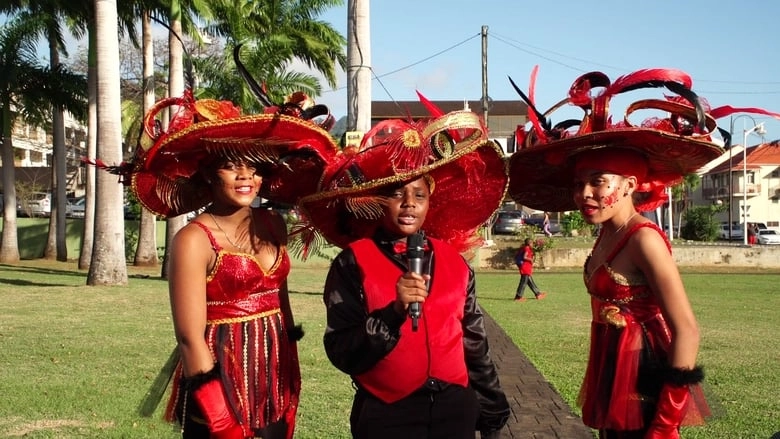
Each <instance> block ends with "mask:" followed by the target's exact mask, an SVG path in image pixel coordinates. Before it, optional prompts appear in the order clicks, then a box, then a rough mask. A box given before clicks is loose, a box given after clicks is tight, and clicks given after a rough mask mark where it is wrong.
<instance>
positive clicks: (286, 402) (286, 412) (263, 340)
mask: <svg viewBox="0 0 780 439" xmlns="http://www.w3.org/2000/svg"><path fill="white" fill-rule="evenodd" d="M193 223H195V224H197V225H198V226H200V227H201V228H202V229H203V230H204V231H205V232H206V234H207V235H208V237H209V240H210V241H211V245H212V247H213V249H214V251H215V252H216V253H217V261H216V263H215V264H214V268H213V269H212V271H211V273H209V275H208V277H207V279H206V318H207V324H206V334H205V336H206V343H207V344H208V346H209V349H210V350H211V354H212V356H213V358H214V360H215V361H217V362H219V364H220V369H221V374H222V383H223V385H224V386H225V390H226V393H227V395H228V400H229V403H230V405H231V406H232V408H233V411H234V413H235V414H236V417H237V419H239V420H240V422H241V423H242V424H243V425H249V426H250V428H252V429H259V428H263V427H265V426H266V425H268V424H270V423H273V422H277V421H279V420H285V421H286V422H287V424H288V426H289V428H288V437H291V436H292V432H293V427H294V425H295V414H296V412H297V409H298V395H299V393H300V386H301V376H300V368H299V364H298V351H297V347H296V345H295V343H293V342H290V341H288V337H287V328H285V326H284V319H283V317H282V312H281V309H280V300H279V288H280V287H281V286H282V284H283V283H284V281H285V280H286V279H287V275H288V274H289V272H290V257H289V255H288V254H287V251H286V249H285V247H280V250H279V254H278V255H277V258H276V262H275V263H274V265H273V267H271V269H270V270H269V271H268V272H265V271H264V270H263V268H262V267H261V266H260V264H259V263H258V261H257V260H256V259H255V257H254V256H252V255H250V254H246V253H235V252H229V251H225V250H224V249H223V248H222V247H220V246H219V245H218V244H217V242H216V240H215V239H214V236H213V235H212V234H211V232H210V231H209V229H208V227H206V226H205V225H204V224H202V223H200V222H197V221H193ZM181 376H182V368H181V362H180V363H179V364H178V365H177V367H176V372H175V374H174V379H173V391H172V393H171V399H170V401H169V403H168V409H167V410H166V419H168V420H170V421H173V420H179V419H182V417H181V415H182V411H183V410H186V405H185V404H184V403H183V402H184V400H185V399H186V396H187V395H185V394H184V393H185V392H184V391H183V389H182V388H181V387H180V378H181ZM190 403H192V401H188V402H187V404H190ZM184 415H185V416H186V413H184Z"/></svg>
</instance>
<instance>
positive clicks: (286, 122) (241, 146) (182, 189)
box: [93, 46, 338, 217]
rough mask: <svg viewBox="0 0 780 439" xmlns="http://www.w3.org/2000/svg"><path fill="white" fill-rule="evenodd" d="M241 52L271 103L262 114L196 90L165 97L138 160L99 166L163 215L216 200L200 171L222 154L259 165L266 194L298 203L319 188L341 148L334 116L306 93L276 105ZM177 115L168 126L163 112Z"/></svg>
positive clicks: (146, 125)
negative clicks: (198, 95) (333, 134)
mask: <svg viewBox="0 0 780 439" xmlns="http://www.w3.org/2000/svg"><path fill="white" fill-rule="evenodd" d="M239 48H240V46H238V47H236V49H235V51H234V55H235V60H236V64H237V65H238V68H239V72H240V73H241V74H242V75H243V76H244V79H246V80H247V82H248V83H249V86H250V88H252V91H253V92H255V94H256V95H257V96H258V98H259V99H260V101H261V102H262V103H263V104H264V105H265V107H266V108H265V111H264V112H263V113H262V114H256V115H241V110H240V109H239V108H237V107H236V106H234V105H233V104H232V103H231V102H228V101H217V100H213V99H201V100H196V99H195V98H194V97H193V94H192V91H191V90H190V89H188V90H186V91H185V92H184V95H183V96H181V97H178V98H168V99H163V100H161V101H159V102H158V103H156V104H155V105H154V106H153V107H152V108H151V109H150V111H149V112H147V114H146V115H145V116H144V120H143V127H142V133H141V136H140V139H139V141H138V146H137V148H136V151H135V154H134V156H133V158H132V160H130V161H128V162H126V163H122V164H121V165H119V166H108V165H106V164H104V163H101V162H96V163H93V164H96V165H98V166H99V167H101V168H103V169H105V170H108V171H109V172H113V173H116V174H119V175H120V178H121V180H122V182H123V183H125V184H127V185H129V186H130V187H131V190H132V191H133V193H134V195H135V196H136V197H137V198H138V200H139V201H140V203H141V204H142V205H143V206H144V207H145V208H147V209H149V210H150V211H151V212H153V213H155V214H156V215H160V216H162V217H173V216H177V215H181V214H184V213H187V212H191V211H194V210H198V209H200V208H202V207H205V206H207V205H208V204H210V203H211V201H212V199H211V197H212V192H211V188H210V187H209V184H208V183H207V182H206V180H205V178H204V175H202V173H201V172H200V171H201V170H203V169H204V167H208V166H210V165H211V164H213V163H214V162H215V161H216V160H218V159H226V160H236V161H245V162H249V163H252V164H254V165H255V166H257V168H258V169H259V172H260V173H261V174H262V176H263V179H262V183H261V188H260V192H259V196H260V197H263V198H266V199H268V200H271V201H273V202H276V203H280V204H294V203H295V202H296V201H297V200H298V199H299V198H300V197H302V196H304V195H308V194H311V193H312V192H314V191H315V190H316V189H317V185H318V183H319V180H320V176H321V174H322V172H323V170H324V169H325V166H326V164H327V163H329V162H330V161H332V160H333V158H334V157H335V155H336V153H337V152H338V147H337V146H336V144H335V142H334V140H333V138H332V137H331V135H330V134H329V133H328V132H327V131H326V130H327V129H329V128H330V127H331V126H332V125H333V117H332V116H331V115H330V113H329V112H328V109H327V107H325V106H323V105H314V103H313V101H312V100H311V99H310V98H308V97H307V96H306V95H305V94H303V93H294V94H292V95H291V96H289V97H288V98H287V100H286V102H285V103H284V104H281V105H273V104H272V103H271V102H270V99H269V98H268V96H267V95H266V94H265V91H264V89H263V88H262V87H260V86H259V85H258V84H257V83H255V82H254V80H253V79H252V78H251V76H249V74H248V73H247V72H246V70H245V69H244V67H243V65H242V64H241V62H240V60H239V59H238V49H239ZM164 108H170V109H171V110H172V111H173V112H174V113H173V114H174V115H173V117H172V119H171V122H170V124H169V127H168V129H167V130H166V131H162V130H161V129H160V127H161V126H162V124H161V123H160V121H159V120H157V116H158V114H159V113H160V111H161V110H163V109H164Z"/></svg>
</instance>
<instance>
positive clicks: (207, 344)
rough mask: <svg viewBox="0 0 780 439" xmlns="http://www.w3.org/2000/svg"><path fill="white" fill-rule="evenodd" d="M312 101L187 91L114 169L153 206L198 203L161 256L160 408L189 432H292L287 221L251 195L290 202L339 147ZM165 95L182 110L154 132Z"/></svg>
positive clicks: (165, 211) (173, 212)
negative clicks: (165, 293)
mask: <svg viewBox="0 0 780 439" xmlns="http://www.w3.org/2000/svg"><path fill="white" fill-rule="evenodd" d="M309 104H310V102H309V101H307V100H306V99H303V96H302V95H299V94H296V95H293V99H292V101H289V102H287V103H285V104H283V105H280V106H271V107H268V108H267V109H266V112H265V113H264V114H258V115H247V116H242V115H241V114H240V111H239V109H238V108H236V107H234V106H233V105H232V104H231V103H230V102H225V101H214V100H198V101H196V100H194V98H193V96H192V93H191V91H189V90H188V91H187V92H185V95H184V96H183V97H182V98H177V99H166V100H164V101H161V102H160V103H158V104H157V105H156V106H155V107H154V108H153V109H152V110H151V111H150V112H149V114H148V115H147V116H146V117H145V120H144V132H143V134H142V139H141V141H140V142H139V147H138V149H137V151H136V155H135V157H134V159H133V161H132V162H130V163H127V164H123V165H120V166H118V167H115V168H109V170H110V171H112V172H116V173H118V174H120V175H122V176H123V177H124V181H125V182H127V183H128V184H130V185H131V189H132V191H133V193H134V194H135V196H136V197H137V198H138V200H139V201H140V202H141V204H143V206H144V207H145V208H147V209H149V210H150V211H152V212H153V213H155V214H157V215H160V216H162V217H172V216H177V215H182V214H185V213H187V212H192V211H201V213H200V214H199V215H198V216H197V217H195V219H194V220H192V221H190V222H189V224H187V225H186V226H184V227H183V228H182V229H181V230H179V231H178V232H177V234H176V236H175V237H174V239H173V244H172V247H171V249H170V251H169V262H168V263H169V273H170V278H169V291H170V301H171V310H172V314H173V326H174V331H175V334H176V340H177V342H178V346H177V349H176V351H175V352H174V357H172V358H174V359H176V358H177V357H178V361H177V363H176V367H175V372H174V375H173V380H172V383H173V388H172V390H171V397H170V401H169V403H168V407H167V410H166V412H165V416H166V418H167V419H168V420H170V421H176V422H177V423H179V424H180V425H181V432H182V436H183V437H184V438H203V439H209V438H210V439H243V438H250V437H262V438H265V439H289V438H291V437H292V436H293V431H294V427H295V416H296V412H297V409H298V396H299V392H300V369H299V364H298V353H297V347H296V341H297V340H298V339H300V337H301V336H302V335H303V332H302V330H301V328H300V327H296V326H295V321H294V318H293V314H292V309H291V307H290V300H289V297H288V292H287V275H288V273H289V271H290V257H289V255H288V253H287V226H286V224H285V221H284V219H283V218H282V216H281V215H280V214H279V213H278V212H275V211H274V210H271V209H268V208H265V207H253V202H254V201H255V200H256V199H257V197H262V198H265V199H267V200H270V201H272V202H275V203H278V204H283V205H289V204H293V203H295V202H296V201H297V200H298V198H299V197H300V196H303V195H307V194H310V193H312V192H313V191H314V190H316V189H317V183H318V182H319V176H320V175H321V174H322V172H323V170H324V168H325V164H326V163H327V162H328V161H330V160H332V159H333V158H334V156H335V154H336V151H337V147H336V145H335V144H334V143H333V140H332V138H331V136H330V135H329V134H328V132H327V131H326V129H323V126H320V125H319V124H315V123H314V122H312V121H311V120H309V118H310V117H313V116H317V115H321V116H326V117H325V118H324V119H322V124H323V125H324V127H325V128H327V126H328V125H329V124H330V122H331V119H330V118H328V117H327V114H326V112H325V111H324V110H325V109H324V107H312V106H311V105H309ZM171 105H174V106H177V107H178V110H177V112H176V113H175V116H174V119H173V120H172V122H171V124H170V129H169V131H167V132H162V133H161V132H159V131H158V130H157V127H158V126H159V125H158V123H156V121H155V117H156V115H157V114H158V113H159V112H160V110H161V109H163V108H164V107H167V106H171ZM159 393H162V392H159ZM155 403H156V401H155Z"/></svg>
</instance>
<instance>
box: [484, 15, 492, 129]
mask: <svg viewBox="0 0 780 439" xmlns="http://www.w3.org/2000/svg"><path fill="white" fill-rule="evenodd" d="M487 32H488V27H487V26H482V118H483V119H484V120H485V126H487V123H488V109H489V108H488V107H489V106H490V97H489V96H488V71H487V66H488V63H487Z"/></svg>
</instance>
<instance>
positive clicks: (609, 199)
mask: <svg viewBox="0 0 780 439" xmlns="http://www.w3.org/2000/svg"><path fill="white" fill-rule="evenodd" d="M607 189H608V190H611V191H612V192H610V193H609V194H607V195H604V196H602V197H601V199H600V200H599V201H601V204H602V209H606V208H608V207H614V206H615V204H616V203H617V202H618V201H619V200H620V197H619V196H618V187H617V186H615V187H614V189H613V185H612V184H610V185H609V186H607Z"/></svg>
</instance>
